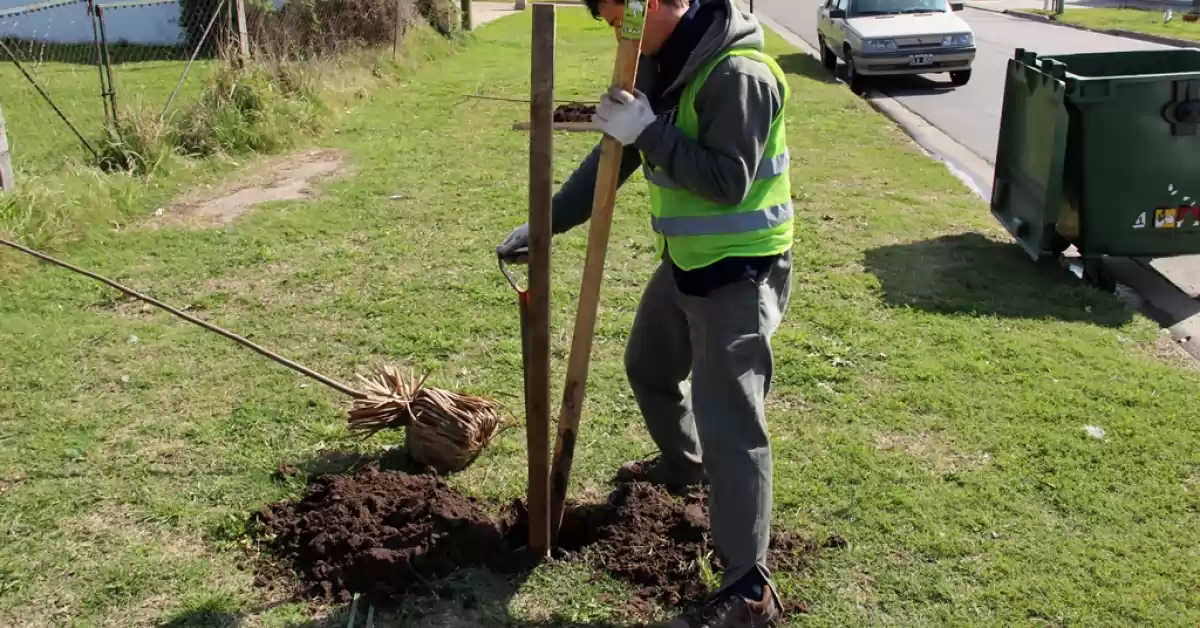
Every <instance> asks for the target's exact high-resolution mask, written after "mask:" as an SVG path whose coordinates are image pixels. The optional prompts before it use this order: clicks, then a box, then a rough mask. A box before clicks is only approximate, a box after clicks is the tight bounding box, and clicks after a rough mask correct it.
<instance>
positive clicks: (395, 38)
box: [392, 0, 404, 61]
mask: <svg viewBox="0 0 1200 628" xmlns="http://www.w3.org/2000/svg"><path fill="white" fill-rule="evenodd" d="M403 2H404V0H396V29H395V32H394V33H392V60H393V61H395V60H396V49H397V48H399V47H400V10H401V8H402V7H401V5H402V4H403Z"/></svg>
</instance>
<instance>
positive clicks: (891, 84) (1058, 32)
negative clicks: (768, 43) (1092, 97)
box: [754, 0, 1164, 164]
mask: <svg viewBox="0 0 1200 628" xmlns="http://www.w3.org/2000/svg"><path fill="white" fill-rule="evenodd" d="M818 6H819V2H818V1H817V0H755V6H754V10H755V12H757V13H764V14H766V15H767V16H768V17H770V18H771V19H773V20H774V21H776V22H778V23H779V24H781V25H783V26H785V27H787V28H788V29H789V30H791V31H792V32H794V33H796V34H797V35H799V36H800V37H801V38H803V39H804V41H806V42H808V43H809V44H811V45H813V46H814V47H815V46H816V45H817V19H816V17H817V7H818ZM959 15H961V16H962V17H963V18H964V19H965V20H967V22H968V23H970V25H971V28H972V29H973V30H974V31H975V45H976V46H977V47H978V49H979V50H978V53H977V54H978V56H977V58H976V61H975V65H974V70H973V76H972V78H971V82H970V83H969V84H967V85H966V86H964V87H960V88H958V89H954V88H952V87H951V86H950V79H949V77H948V76H944V75H932V76H929V77H924V76H919V77H912V78H907V77H906V78H897V79H891V80H888V81H887V82H883V83H880V84H878V85H877V87H879V88H880V89H881V90H882V91H884V92H885V93H887V94H888V95H889V96H892V97H893V98H895V99H896V100H898V101H899V102H900V103H901V104H903V105H904V106H905V107H907V108H908V109H909V110H911V111H913V112H915V113H916V114H918V115H920V116H921V117H922V118H925V120H927V121H928V122H929V123H930V124H932V125H934V126H936V127H937V128H939V129H941V130H942V131H943V132H945V133H946V134H947V135H949V136H950V137H952V138H954V139H955V140H957V141H958V142H959V143H961V144H963V145H964V146H966V147H967V148H969V149H970V150H971V151H972V152H974V153H975V154H977V155H979V156H980V157H982V158H984V159H985V160H986V161H987V162H988V163H989V164H992V163H995V158H996V137H997V135H998V134H999V132H1000V108H1001V104H1002V102H1003V96H1004V72H1005V67H1006V64H1007V63H1008V59H1009V58H1010V57H1011V56H1012V54H1013V51H1014V50H1016V49H1017V48H1025V49H1027V50H1032V51H1034V52H1037V53H1039V54H1050V53H1063V52H1105V51H1110V50H1148V49H1153V48H1163V47H1164V46H1160V45H1158V44H1151V43H1145V42H1140V41H1136V40H1132V39H1125V38H1122V37H1113V36H1111V35H1101V34H1099V33H1089V32H1086V31H1081V30H1077V29H1073V28H1065V27H1062V26H1054V25H1051V24H1041V23H1038V22H1032V21H1030V20H1023V19H1020V18H1015V17H1010V16H1007V15H1002V14H999V13H991V12H989V11H980V10H977V9H971V8H967V9H966V10H965V11H963V12H961V13H959Z"/></svg>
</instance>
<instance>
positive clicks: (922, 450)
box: [875, 432, 992, 473]
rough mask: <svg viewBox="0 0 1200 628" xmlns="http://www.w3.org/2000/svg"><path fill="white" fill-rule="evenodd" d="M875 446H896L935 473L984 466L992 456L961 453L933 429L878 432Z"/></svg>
mask: <svg viewBox="0 0 1200 628" xmlns="http://www.w3.org/2000/svg"><path fill="white" fill-rule="evenodd" d="M875 448H876V449H879V450H882V451H891V450H896V449H899V450H901V451H903V452H904V453H906V454H908V455H910V456H912V457H913V458H916V459H918V460H920V461H922V462H924V463H926V464H927V465H929V466H930V467H932V468H933V470H934V471H936V472H938V473H958V472H961V471H973V470H975V469H979V468H982V467H984V466H985V465H987V464H988V463H989V462H991V460H992V457H991V456H990V455H989V454H986V453H982V452H977V453H964V452H959V451H955V450H954V448H953V447H952V446H951V445H950V444H948V443H946V442H944V441H943V440H942V439H940V438H939V437H938V436H937V435H936V434H934V433H933V432H917V433H915V434H881V435H878V436H876V437H875Z"/></svg>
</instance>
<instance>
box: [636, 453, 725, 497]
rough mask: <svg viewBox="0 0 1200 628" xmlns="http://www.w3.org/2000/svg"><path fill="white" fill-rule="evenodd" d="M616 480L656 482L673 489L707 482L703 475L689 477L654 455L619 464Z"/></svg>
mask: <svg viewBox="0 0 1200 628" xmlns="http://www.w3.org/2000/svg"><path fill="white" fill-rule="evenodd" d="M617 481H618V482H645V483H647V484H658V485H660V486H663V487H666V488H669V489H673V490H675V489H685V488H688V487H691V486H700V485H702V484H707V482H708V481H707V479H705V478H704V476H703V475H701V476H699V477H691V478H689V477H687V476H686V475H685V474H683V473H680V472H679V471H677V470H675V469H672V468H671V467H670V466H669V465H667V463H665V462H663V459H662V456H656V457H654V458H651V459H650V460H634V461H632V462H626V463H625V464H623V465H621V468H620V469H617Z"/></svg>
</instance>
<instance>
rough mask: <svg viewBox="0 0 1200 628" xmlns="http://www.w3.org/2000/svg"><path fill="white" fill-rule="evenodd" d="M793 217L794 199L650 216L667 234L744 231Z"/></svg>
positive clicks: (652, 226)
mask: <svg viewBox="0 0 1200 628" xmlns="http://www.w3.org/2000/svg"><path fill="white" fill-rule="evenodd" d="M791 219H792V202H791V201H788V202H786V203H784V204H782V205H773V206H771V207H768V208H766V209H756V210H754V211H748V212H739V213H736V214H717V215H714V216H671V217H668V218H660V217H658V216H653V215H652V216H650V226H651V228H653V229H654V231H655V232H656V233H661V234H663V235H665V236H667V237H677V236H698V235H718V234H722V233H742V232H745V231H757V230H758V229H770V228H772V227H778V226H779V225H782V224H783V223H785V222H787V221H789V220H791Z"/></svg>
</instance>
